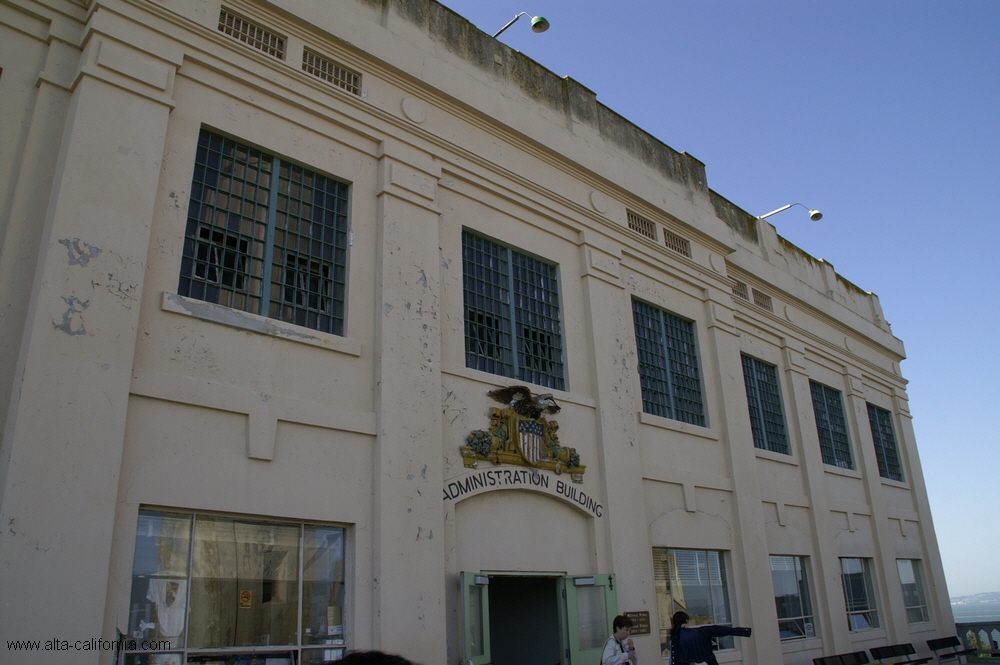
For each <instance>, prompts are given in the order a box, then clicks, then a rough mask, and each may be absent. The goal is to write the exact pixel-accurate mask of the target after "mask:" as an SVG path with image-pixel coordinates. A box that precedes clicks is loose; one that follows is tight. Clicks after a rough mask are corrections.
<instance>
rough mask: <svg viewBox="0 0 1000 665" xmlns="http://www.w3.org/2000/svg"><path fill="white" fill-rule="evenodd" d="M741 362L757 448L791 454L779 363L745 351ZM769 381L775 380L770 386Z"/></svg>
mask: <svg viewBox="0 0 1000 665" xmlns="http://www.w3.org/2000/svg"><path fill="white" fill-rule="evenodd" d="M740 361H741V363H742V365H743V383H744V386H745V387H746V393H747V409H748V411H749V414H750V430H751V434H752V435H753V445H754V448H759V449H761V450H769V451H771V452H772V453H779V454H782V455H791V454H792V451H791V446H790V445H789V442H788V426H787V424H786V422H785V408H784V404H783V401H782V399H781V381H780V378H779V376H778V366H777V365H774V364H773V363H769V362H765V361H763V360H761V359H759V358H755V357H753V356H751V355H747V354H746V353H741V354H740ZM748 365H749V366H748ZM748 370H749V371H748ZM768 373H770V375H769V376H762V375H767V374H768ZM767 380H773V383H772V384H771V385H768V384H767V383H766V381H767ZM762 387H763V388H766V389H769V390H770V391H771V392H770V394H766V391H762V390H761V388H762ZM766 403H770V404H769V405H770V406H771V407H772V408H771V409H770V410H766V409H765V408H764V407H765V404H766ZM769 416H770V420H769Z"/></svg>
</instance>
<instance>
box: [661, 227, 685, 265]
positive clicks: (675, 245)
mask: <svg viewBox="0 0 1000 665" xmlns="http://www.w3.org/2000/svg"><path fill="white" fill-rule="evenodd" d="M663 244H664V245H666V247H667V249H671V250H673V251H675V252H677V253H678V254H683V255H684V256H686V257H688V258H689V259H690V258H691V242H690V241H689V240H688V239H687V238H682V237H681V236H679V235H677V234H676V233H672V232H670V231H668V230H666V229H663Z"/></svg>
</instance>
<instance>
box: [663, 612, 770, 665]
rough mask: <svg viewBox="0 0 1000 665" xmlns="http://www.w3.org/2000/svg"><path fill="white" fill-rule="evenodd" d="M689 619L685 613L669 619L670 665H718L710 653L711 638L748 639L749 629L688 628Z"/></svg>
mask: <svg viewBox="0 0 1000 665" xmlns="http://www.w3.org/2000/svg"><path fill="white" fill-rule="evenodd" d="M689 618H690V617H688V615H687V612H677V613H675V614H674V616H672V617H671V618H670V665H689V664H691V663H706V665H719V661H717V660H716V659H715V654H714V653H713V652H712V638H713V637H722V636H724V635H735V636H737V637H750V632H751V629H750V628H740V627H739V626H717V625H709V626H692V627H690V628H689V627H688V625H687V622H688V619H689Z"/></svg>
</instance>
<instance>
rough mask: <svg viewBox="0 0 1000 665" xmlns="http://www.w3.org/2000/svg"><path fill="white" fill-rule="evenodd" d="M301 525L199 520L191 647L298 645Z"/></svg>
mask: <svg viewBox="0 0 1000 665" xmlns="http://www.w3.org/2000/svg"><path fill="white" fill-rule="evenodd" d="M299 532H300V528H299V527H298V526H288V525H279V524H254V523H250V522H243V521H239V520H233V519H227V518H222V517H204V518H203V517H199V518H198V520H197V522H196V524H195V536H194V548H193V549H194V553H193V563H192V571H191V621H190V625H191V630H190V631H189V646H192V647H227V646H273V645H281V644H295V643H296V641H297V635H296V628H297V625H298V605H299V599H298V581H297V578H298V565H299Z"/></svg>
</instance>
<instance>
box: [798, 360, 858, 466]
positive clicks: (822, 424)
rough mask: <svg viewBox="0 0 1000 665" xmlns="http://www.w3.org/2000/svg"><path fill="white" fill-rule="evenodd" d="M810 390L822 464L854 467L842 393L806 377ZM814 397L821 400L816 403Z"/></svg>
mask: <svg viewBox="0 0 1000 665" xmlns="http://www.w3.org/2000/svg"><path fill="white" fill-rule="evenodd" d="M809 393H810V395H811V396H812V404H813V415H814V416H815V419H816V434H817V436H818V437H819V447H820V453H821V455H822V457H823V463H824V464H828V465H830V466H835V467H837V468H839V469H850V470H854V469H855V468H856V467H855V464H854V451H853V449H852V447H851V435H850V433H849V431H848V430H849V427H848V423H847V412H846V410H845V408H844V399H843V394H844V393H843V392H842V391H840V390H837V389H836V388H831V387H830V386H827V385H825V384H822V383H820V382H818V381H813V380H812V379H810V380H809ZM817 397H819V398H820V399H821V401H820V402H817ZM821 407H822V408H821ZM834 407H836V408H834ZM838 420H839V422H838ZM838 435H839V436H842V437H843V441H838V440H837V436H838ZM842 456H846V459H842Z"/></svg>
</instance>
